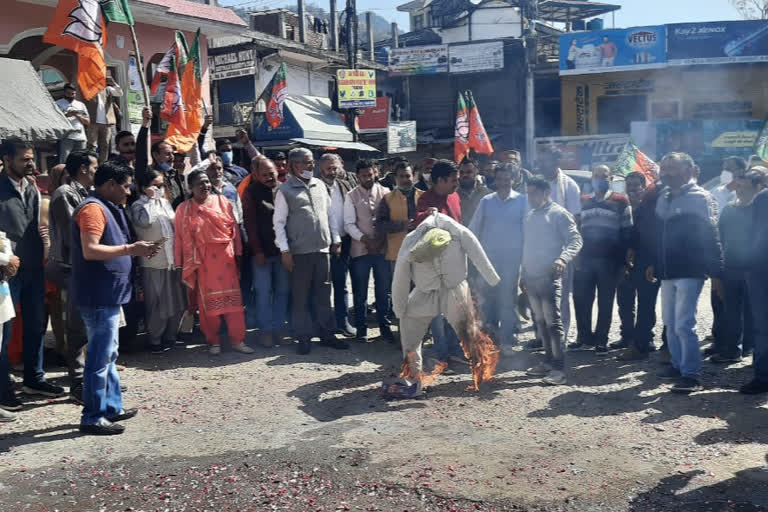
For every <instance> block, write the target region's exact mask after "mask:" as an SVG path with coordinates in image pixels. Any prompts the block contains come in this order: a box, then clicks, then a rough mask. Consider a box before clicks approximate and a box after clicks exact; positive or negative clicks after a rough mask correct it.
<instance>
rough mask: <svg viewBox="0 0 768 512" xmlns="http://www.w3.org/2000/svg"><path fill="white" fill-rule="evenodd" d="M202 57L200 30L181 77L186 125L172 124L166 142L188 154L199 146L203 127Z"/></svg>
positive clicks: (166, 135) (169, 126)
mask: <svg viewBox="0 0 768 512" xmlns="http://www.w3.org/2000/svg"><path fill="white" fill-rule="evenodd" d="M200 59H201V56H200V29H197V35H196V36H195V42H194V43H192V46H191V47H190V48H189V60H187V63H186V65H185V66H184V71H183V73H182V77H181V96H182V99H183V100H182V101H183V104H184V124H181V123H171V124H169V125H168V131H167V132H166V134H165V141H166V142H168V143H169V144H171V145H173V146H176V149H177V150H178V151H179V152H182V153H186V152H187V151H189V150H190V149H192V148H193V147H194V146H195V144H197V136H198V135H199V134H200V129H201V128H202V126H203V112H202V110H203V84H202V64H201V61H200Z"/></svg>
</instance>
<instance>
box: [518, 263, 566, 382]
mask: <svg viewBox="0 0 768 512" xmlns="http://www.w3.org/2000/svg"><path fill="white" fill-rule="evenodd" d="M561 289H562V284H561V280H560V278H557V279H553V278H550V277H543V278H538V279H525V290H526V292H527V293H528V300H529V301H530V302H531V309H532V310H533V314H534V315H535V317H536V334H537V336H538V337H539V339H541V341H542V343H543V345H544V350H545V352H546V355H547V362H548V363H550V364H551V365H552V368H554V369H555V370H564V369H565V335H564V334H563V322H562V319H561V317H560V304H561Z"/></svg>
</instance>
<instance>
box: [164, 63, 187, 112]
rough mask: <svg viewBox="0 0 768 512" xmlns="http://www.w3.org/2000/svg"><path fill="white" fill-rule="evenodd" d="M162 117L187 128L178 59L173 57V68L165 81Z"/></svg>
mask: <svg viewBox="0 0 768 512" xmlns="http://www.w3.org/2000/svg"><path fill="white" fill-rule="evenodd" d="M160 117H161V118H162V119H165V120H166V121H168V122H169V123H171V124H176V125H179V126H182V127H186V125H187V122H186V119H185V116H184V100H183V98H182V96H181V84H180V83H179V72H178V69H177V68H176V57H171V67H170V71H169V73H168V75H167V78H166V81H165V95H164V96H163V105H162V107H160Z"/></svg>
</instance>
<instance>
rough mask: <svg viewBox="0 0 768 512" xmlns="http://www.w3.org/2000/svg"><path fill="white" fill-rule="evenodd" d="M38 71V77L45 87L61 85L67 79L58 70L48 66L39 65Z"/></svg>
mask: <svg viewBox="0 0 768 512" xmlns="http://www.w3.org/2000/svg"><path fill="white" fill-rule="evenodd" d="M39 73H40V79H41V80H42V81H43V83H44V84H45V86H46V87H58V86H63V85H64V83H65V82H66V81H67V79H66V78H65V77H64V75H62V74H61V73H60V72H59V70H57V69H54V68H52V67H50V66H41V67H40V71H39Z"/></svg>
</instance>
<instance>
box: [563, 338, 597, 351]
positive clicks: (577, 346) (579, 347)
mask: <svg viewBox="0 0 768 512" xmlns="http://www.w3.org/2000/svg"><path fill="white" fill-rule="evenodd" d="M593 348H595V346H594V345H593V344H591V343H585V342H583V341H579V340H576V341H575V342H573V343H569V344H568V350H570V351H572V352H581V351H584V350H592V349H593Z"/></svg>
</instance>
